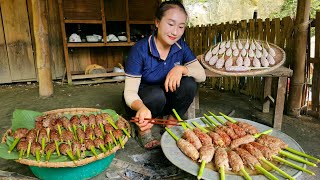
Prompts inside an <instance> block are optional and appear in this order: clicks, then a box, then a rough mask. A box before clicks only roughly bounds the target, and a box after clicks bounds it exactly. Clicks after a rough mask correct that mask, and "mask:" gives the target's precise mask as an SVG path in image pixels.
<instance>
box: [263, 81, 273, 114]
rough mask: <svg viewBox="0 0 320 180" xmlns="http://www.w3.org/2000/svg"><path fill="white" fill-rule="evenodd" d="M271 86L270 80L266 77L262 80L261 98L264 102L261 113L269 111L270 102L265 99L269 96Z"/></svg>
mask: <svg viewBox="0 0 320 180" xmlns="http://www.w3.org/2000/svg"><path fill="white" fill-rule="evenodd" d="M271 85H272V78H271V77H266V78H264V91H263V98H264V99H265V102H264V103H263V105H262V112H264V113H268V112H269V109H270V100H269V99H266V98H267V97H268V96H269V95H271Z"/></svg>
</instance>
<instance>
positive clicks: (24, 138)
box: [0, 108, 131, 179]
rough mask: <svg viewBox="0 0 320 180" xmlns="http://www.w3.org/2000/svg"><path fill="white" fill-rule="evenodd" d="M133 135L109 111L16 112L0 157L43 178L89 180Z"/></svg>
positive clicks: (81, 109)
mask: <svg viewBox="0 0 320 180" xmlns="http://www.w3.org/2000/svg"><path fill="white" fill-rule="evenodd" d="M130 133H131V127H130V125H129V123H128V122H127V121H126V120H125V119H124V118H122V117H121V116H120V115H118V114H117V113H116V112H115V111H113V110H111V109H106V110H101V109H94V108H66V109H57V110H52V111H47V112H43V113H41V112H35V111H29V110H15V111H14V113H13V119H12V127H11V129H9V130H7V131H6V133H5V134H4V135H3V137H2V143H1V144H0V146H1V149H2V151H1V152H0V156H1V157H2V158H4V159H13V160H15V161H16V162H19V163H21V164H26V165H29V166H30V168H31V170H32V171H33V173H34V174H35V175H36V176H37V177H39V178H41V179H57V178H60V179H61V178H62V179H68V178H75V177H78V178H81V179H83V178H90V177H93V176H95V175H97V174H99V173H101V172H102V171H103V170H104V169H105V168H107V166H109V165H110V163H111V161H112V159H113V158H114V156H115V153H116V151H117V150H119V149H121V148H124V145H125V143H126V142H127V141H128V138H129V137H130Z"/></svg>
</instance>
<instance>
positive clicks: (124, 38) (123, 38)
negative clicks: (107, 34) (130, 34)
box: [118, 36, 128, 41]
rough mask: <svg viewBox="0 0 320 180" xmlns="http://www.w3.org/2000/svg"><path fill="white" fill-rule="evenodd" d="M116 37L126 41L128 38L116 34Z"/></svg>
mask: <svg viewBox="0 0 320 180" xmlns="http://www.w3.org/2000/svg"><path fill="white" fill-rule="evenodd" d="M118 39H119V40H120V41H127V40H128V39H127V37H126V36H118Z"/></svg>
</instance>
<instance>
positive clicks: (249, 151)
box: [161, 111, 320, 180]
mask: <svg viewBox="0 0 320 180" xmlns="http://www.w3.org/2000/svg"><path fill="white" fill-rule="evenodd" d="M209 113H210V115H206V114H204V117H202V118H197V119H192V120H188V121H182V120H181V118H180V117H179V116H178V115H176V116H177V118H178V119H179V120H180V125H181V126H180V127H175V128H170V129H168V128H166V130H167V133H165V134H164V135H163V136H162V139H161V146H162V149H163V151H164V154H165V155H166V157H167V158H168V159H169V160H170V161H171V162H172V163H173V164H175V165H176V166H178V167H180V168H181V169H183V170H185V171H187V172H189V173H191V174H194V175H197V177H198V179H201V178H204V179H225V178H226V177H227V179H230V178H231V179H241V176H242V177H243V178H244V179H252V178H254V177H255V178H257V179H259V178H261V177H259V176H256V175H260V174H261V175H264V176H266V177H267V178H268V179H272V180H276V179H295V178H296V177H297V176H298V175H300V174H301V173H302V172H305V173H308V174H310V175H315V173H314V172H312V171H310V170H308V169H307V168H306V166H314V167H316V166H317V165H316V164H317V163H319V162H320V159H319V158H316V157H313V156H311V155H308V154H306V153H304V152H303V150H302V148H301V147H300V146H299V145H298V144H297V143H296V142H295V141H294V140H293V139H291V138H290V137H289V136H288V135H286V134H284V133H282V132H280V131H273V130H272V129H270V128H269V127H268V126H265V125H261V124H259V123H256V122H252V121H249V120H244V119H241V120H240V119H238V118H231V117H229V116H227V115H225V114H223V113H220V115H221V116H217V115H215V114H214V113H212V112H210V111H209ZM260 129H262V130H263V131H262V132H261V131H260ZM170 135H171V136H170Z"/></svg>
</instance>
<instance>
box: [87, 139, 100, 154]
mask: <svg viewBox="0 0 320 180" xmlns="http://www.w3.org/2000/svg"><path fill="white" fill-rule="evenodd" d="M84 144H85V146H86V149H87V150H91V152H92V153H93V155H94V156H95V157H97V156H98V155H97V153H96V149H95V148H94V143H93V141H92V140H91V139H86V140H85V142H84Z"/></svg>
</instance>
